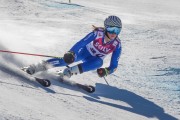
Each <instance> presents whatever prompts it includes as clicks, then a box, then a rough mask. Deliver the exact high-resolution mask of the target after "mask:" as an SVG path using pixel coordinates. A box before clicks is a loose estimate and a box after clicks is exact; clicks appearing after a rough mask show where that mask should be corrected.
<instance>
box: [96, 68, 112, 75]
mask: <svg viewBox="0 0 180 120" xmlns="http://www.w3.org/2000/svg"><path fill="white" fill-rule="evenodd" d="M97 74H98V76H99V77H104V76H107V75H108V74H109V69H108V68H99V69H97Z"/></svg>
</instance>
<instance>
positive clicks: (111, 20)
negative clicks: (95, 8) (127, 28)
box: [104, 16, 122, 28]
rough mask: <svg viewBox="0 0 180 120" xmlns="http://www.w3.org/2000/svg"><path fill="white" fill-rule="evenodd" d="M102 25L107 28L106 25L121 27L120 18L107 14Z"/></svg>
mask: <svg viewBox="0 0 180 120" xmlns="http://www.w3.org/2000/svg"><path fill="white" fill-rule="evenodd" d="M104 27H105V28H108V27H118V28H122V23H121V19H120V18H119V17H117V16H109V17H108V18H106V19H105V21H104Z"/></svg>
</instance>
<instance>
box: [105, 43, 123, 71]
mask: <svg viewBox="0 0 180 120" xmlns="http://www.w3.org/2000/svg"><path fill="white" fill-rule="evenodd" d="M120 55H121V45H120V44H119V45H118V46H117V47H116V49H115V51H114V52H113V53H112V57H111V62H110V66H109V67H108V68H107V69H108V71H109V74H111V73H113V72H114V71H115V70H116V69H117V67H118V61H119V58H120Z"/></svg>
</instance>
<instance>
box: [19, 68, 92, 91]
mask: <svg viewBox="0 0 180 120" xmlns="http://www.w3.org/2000/svg"><path fill="white" fill-rule="evenodd" d="M21 70H22V71H23V72H25V73H27V72H26V71H25V70H24V69H21ZM27 74H28V73H27ZM28 76H30V77H31V78H32V79H34V80H35V81H36V82H38V83H39V84H41V85H42V86H43V87H49V86H51V81H50V80H48V79H44V78H38V77H33V76H31V75H30V74H28ZM58 81H59V82H61V83H64V84H66V85H70V86H74V87H77V88H79V89H82V90H84V91H86V92H88V93H93V92H95V87H94V86H91V85H83V84H80V83H76V82H74V81H72V80H66V79H60V80H58Z"/></svg>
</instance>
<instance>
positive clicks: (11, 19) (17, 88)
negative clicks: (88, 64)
mask: <svg viewBox="0 0 180 120" xmlns="http://www.w3.org/2000/svg"><path fill="white" fill-rule="evenodd" d="M66 2H68V1H67V0H1V1H0V50H11V51H17V52H27V53H37V54H45V55H53V56H62V55H63V54H64V53H65V52H66V51H68V50H69V49H70V47H71V46H72V45H73V44H75V43H76V42H77V41H78V40H80V39H81V38H82V37H84V36H85V35H86V34H87V33H89V32H91V30H92V27H91V25H96V26H103V21H104V19H105V18H106V17H107V16H108V15H112V14H113V15H117V16H119V17H120V18H121V19H122V22H123V29H122V32H121V35H120V39H121V40H122V46H123V51H122V56H121V58H120V62H119V68H118V69H117V71H116V72H115V73H113V74H112V75H110V76H107V77H106V79H107V81H108V82H109V84H110V86H108V85H107V84H106V82H105V81H104V80H103V79H101V78H98V77H97V74H96V71H91V72H87V73H84V74H81V75H77V76H73V77H72V80H74V81H76V82H79V83H82V84H90V85H94V86H96V92H95V93H93V94H88V93H86V92H83V91H81V90H78V89H76V88H73V87H70V86H67V85H64V84H61V83H59V82H58V81H56V80H52V81H51V82H52V86H51V87H50V88H43V87H42V86H40V85H39V84H37V83H36V82H34V81H32V79H31V78H29V76H26V75H24V73H22V72H21V71H20V70H19V68H21V67H23V66H27V65H29V64H33V63H37V62H39V61H41V60H43V59H47V58H42V57H34V56H25V55H17V54H8V53H0V76H1V78H0V91H1V94H0V119H1V120H7V119H11V120H22V119H23V120H29V119H33V120H59V119H64V120H74V119H77V120H85V119H86V120H97V119H102V120H132V119H137V120H149V119H151V120H176V119H180V54H179V52H180V47H179V46H180V41H179V40H180V16H179V15H180V8H179V4H180V2H179V0H166V1H163V0H156V1H152V0H146V1H144V0H136V1H133V0H126V1H124V0H112V1H111V2H110V1H108V0H103V1H97V0H88V1H84V0H75V1H73V0H72V4H65V3H66ZM109 60H110V56H108V57H107V58H106V59H105V62H104V66H108V65H109ZM58 69H63V67H62V68H55V69H52V70H49V71H48V72H45V73H40V74H37V76H40V77H43V76H47V77H52V76H51V73H53V72H54V71H55V70H58Z"/></svg>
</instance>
